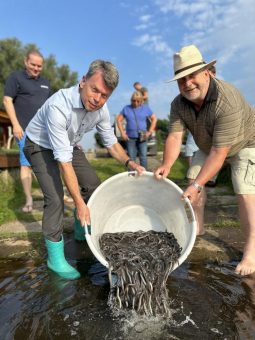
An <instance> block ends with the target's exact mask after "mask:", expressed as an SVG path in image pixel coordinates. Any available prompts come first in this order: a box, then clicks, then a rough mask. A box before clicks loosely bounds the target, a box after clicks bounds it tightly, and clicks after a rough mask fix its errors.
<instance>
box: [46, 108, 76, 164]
mask: <svg viewBox="0 0 255 340" xmlns="http://www.w3.org/2000/svg"><path fill="white" fill-rule="evenodd" d="M46 127H47V132H48V137H49V142H50V144H51V147H52V150H53V154H54V158H55V159H56V160H57V161H59V162H63V163H66V162H71V161H72V157H73V146H71V145H70V140H69V138H68V132H67V118H66V116H65V114H64V113H63V112H62V111H61V108H60V107H57V106H55V105H50V106H49V107H48V114H47V115H46Z"/></svg>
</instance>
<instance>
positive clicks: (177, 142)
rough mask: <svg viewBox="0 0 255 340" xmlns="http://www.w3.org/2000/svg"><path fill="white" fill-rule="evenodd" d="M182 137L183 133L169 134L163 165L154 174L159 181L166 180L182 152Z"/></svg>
mask: <svg viewBox="0 0 255 340" xmlns="http://www.w3.org/2000/svg"><path fill="white" fill-rule="evenodd" d="M182 135H183V131H181V132H171V133H169V135H168V137H167V139H166V143H165V149H164V155H163V162H162V165H161V166H159V167H158V168H157V169H156V171H155V172H154V174H155V176H156V178H157V179H161V178H162V177H163V178H166V177H167V176H168V174H169V173H170V170H171V167H172V166H173V164H174V162H175V161H176V159H177V158H178V156H179V153H180V151H181V145H182Z"/></svg>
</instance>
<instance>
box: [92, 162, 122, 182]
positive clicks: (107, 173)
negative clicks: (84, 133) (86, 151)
mask: <svg viewBox="0 0 255 340" xmlns="http://www.w3.org/2000/svg"><path fill="white" fill-rule="evenodd" d="M90 163H91V165H92V166H93V168H94V169H96V173H97V176H98V177H99V178H100V180H101V181H102V182H103V181H105V180H106V179H108V178H109V177H111V176H113V175H116V174H118V173H120V172H124V171H127V169H126V168H125V167H124V166H123V165H122V164H120V163H119V162H117V161H116V160H115V159H114V158H98V159H95V160H93V161H91V162H90Z"/></svg>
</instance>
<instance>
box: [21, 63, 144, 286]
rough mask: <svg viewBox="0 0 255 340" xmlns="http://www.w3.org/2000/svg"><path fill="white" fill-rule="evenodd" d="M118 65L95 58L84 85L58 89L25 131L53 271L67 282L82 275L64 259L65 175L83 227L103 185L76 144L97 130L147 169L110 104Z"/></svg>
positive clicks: (123, 158)
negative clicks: (125, 144)
mask: <svg viewBox="0 0 255 340" xmlns="http://www.w3.org/2000/svg"><path fill="white" fill-rule="evenodd" d="M118 81H119V74H118V71H117V69H116V67H115V66H114V65H113V64H112V63H110V62H108V61H103V60H95V61H93V62H92V63H91V64H90V66H89V70H88V72H87V74H86V75H85V76H84V77H83V78H82V80H81V81H80V83H79V84H78V85H76V86H73V87H71V88H68V89H62V90H59V91H58V92H57V93H55V94H54V95H53V96H51V97H50V98H49V99H48V100H47V101H46V102H45V104H44V105H43V106H42V107H41V108H40V109H39V110H38V111H37V113H36V115H35V116H34V118H33V119H32V120H31V122H30V123H29V125H28V127H27V129H26V134H27V138H26V142H25V147H24V152H25V155H26V157H27V158H28V159H29V162H30V163H31V166H32V169H33V171H34V173H35V175H36V177H37V180H38V182H39V185H40V187H41V189H42V192H43V195H44V212H43V220H42V230H43V234H44V237H45V242H46V249H47V252H48V260H47V265H48V267H49V268H50V269H51V270H53V271H54V272H56V273H57V274H58V275H59V276H61V277H63V278H66V279H77V278H79V277H80V273H79V272H78V271H77V270H76V269H75V268H74V267H72V266H71V265H69V264H68V262H67V261H66V259H65V254H64V240H63V223H62V222H63V216H64V190H63V184H62V181H61V173H62V176H63V179H64V181H65V184H66V186H67V188H68V191H69V192H70V194H71V196H72V198H73V200H74V203H75V208H76V218H77V220H79V224H80V225H81V226H84V225H85V223H87V224H90V213H89V209H88V207H87V205H86V202H87V200H88V198H89V197H90V195H91V194H92V192H93V191H94V190H95V188H96V187H97V186H98V185H99V184H100V180H99V178H98V177H97V175H96V173H95V171H94V170H93V168H92V167H91V166H90V164H89V162H88V161H87V159H86V157H85V155H84V153H83V151H82V150H81V149H80V148H79V147H78V146H77V144H78V143H79V141H80V140H81V139H82V137H83V135H84V134H85V133H86V132H88V131H90V130H91V129H93V128H94V127H96V128H97V131H98V132H99V134H100V136H101V138H102V141H103V143H104V145H105V147H107V149H108V151H109V153H110V154H111V155H112V156H113V157H114V158H115V159H116V160H118V161H119V162H121V163H123V164H126V165H128V166H129V168H131V169H132V170H137V171H138V172H139V173H142V172H143V171H144V170H145V169H144V168H143V167H141V166H139V165H138V164H137V163H135V162H134V161H130V160H129V158H128V156H127V154H126V152H125V151H124V150H123V148H122V147H121V145H120V144H119V143H117V139H116V137H115V135H114V133H113V130H112V127H111V123H110V116H109V111H108V109H107V105H106V101H107V99H108V98H109V97H110V95H111V94H112V92H113V90H114V89H115V88H116V87H117V85H118Z"/></svg>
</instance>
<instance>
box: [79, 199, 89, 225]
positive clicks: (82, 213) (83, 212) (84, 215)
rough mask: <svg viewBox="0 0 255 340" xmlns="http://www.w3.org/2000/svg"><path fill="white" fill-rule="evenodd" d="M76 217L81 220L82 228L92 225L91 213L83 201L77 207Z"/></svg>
mask: <svg viewBox="0 0 255 340" xmlns="http://www.w3.org/2000/svg"><path fill="white" fill-rule="evenodd" d="M76 217H77V218H78V220H80V223H81V226H82V227H84V226H85V224H87V225H90V212H89V208H88V206H87V205H86V204H85V203H84V201H83V200H81V202H80V203H79V204H77V205H76Z"/></svg>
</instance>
